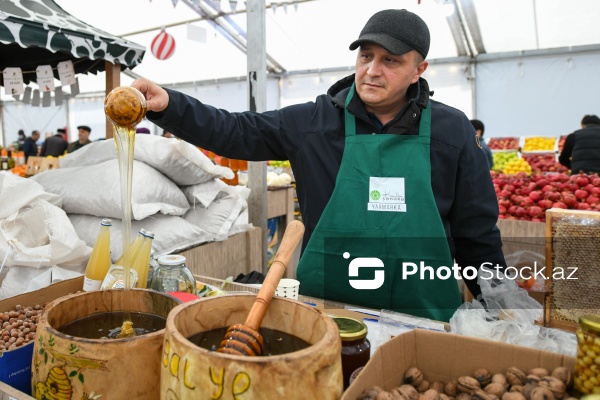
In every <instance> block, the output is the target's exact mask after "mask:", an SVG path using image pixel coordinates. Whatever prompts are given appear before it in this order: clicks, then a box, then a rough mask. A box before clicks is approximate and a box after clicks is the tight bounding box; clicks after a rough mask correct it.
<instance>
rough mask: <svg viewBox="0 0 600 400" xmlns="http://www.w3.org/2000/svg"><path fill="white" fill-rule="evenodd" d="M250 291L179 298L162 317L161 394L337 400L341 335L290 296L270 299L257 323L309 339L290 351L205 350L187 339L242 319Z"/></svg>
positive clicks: (182, 398)
mask: <svg viewBox="0 0 600 400" xmlns="http://www.w3.org/2000/svg"><path fill="white" fill-rule="evenodd" d="M254 299H255V296H254V295H251V294H247V295H245V294H237V295H236V294H232V295H224V296H218V297H212V298H207V299H202V300H197V301H194V302H190V303H185V304H181V305H179V306H177V307H175V308H174V309H173V311H171V313H170V314H169V317H168V318H167V327H166V330H165V336H164V345H163V355H162V368H161V378H160V380H161V384H160V386H161V389H160V391H161V399H163V400H176V399H177V400H192V399H194V400H197V399H220V400H251V399H256V400H265V399H285V400H295V399H298V400H306V399H320V400H327V399H339V398H340V397H341V395H342V391H343V382H342V363H341V346H342V344H341V340H340V336H339V331H338V328H337V325H336V324H335V322H334V321H333V320H332V319H331V318H329V317H328V316H327V315H325V314H324V313H322V312H321V311H319V310H317V309H315V308H314V307H311V306H309V305H306V304H304V303H301V302H299V301H295V300H289V299H283V298H274V299H273V301H272V302H271V305H270V306H269V310H268V312H267V314H266V316H265V318H264V320H263V322H262V325H261V328H270V329H275V330H279V331H282V332H284V333H287V334H291V335H294V336H296V337H298V338H300V339H303V340H304V341H306V342H308V343H309V344H310V345H309V346H308V347H306V348H304V349H302V350H298V351H294V352H291V353H286V354H281V355H274V356H262V357H243V356H237V355H230V354H223V353H219V352H216V351H210V350H206V349H204V348H202V347H199V346H197V345H195V344H193V343H192V342H191V341H190V340H188V338H190V337H193V336H194V335H197V334H198V333H201V332H207V331H210V330H213V329H217V328H223V327H229V326H231V325H233V324H238V323H244V321H245V319H246V317H247V316H248V311H249V310H250V308H251V306H252V303H253V302H254Z"/></svg>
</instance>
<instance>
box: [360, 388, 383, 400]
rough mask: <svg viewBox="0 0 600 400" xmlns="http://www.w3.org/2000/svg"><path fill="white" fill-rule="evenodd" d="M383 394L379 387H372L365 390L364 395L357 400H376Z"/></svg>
mask: <svg viewBox="0 0 600 400" xmlns="http://www.w3.org/2000/svg"><path fill="white" fill-rule="evenodd" d="M381 392H383V389H382V388H380V387H379V386H371V387H368V388H366V389H365V390H363V392H362V394H361V395H360V397H359V398H358V399H357V400H376V399H377V395H378V394H379V393H381Z"/></svg>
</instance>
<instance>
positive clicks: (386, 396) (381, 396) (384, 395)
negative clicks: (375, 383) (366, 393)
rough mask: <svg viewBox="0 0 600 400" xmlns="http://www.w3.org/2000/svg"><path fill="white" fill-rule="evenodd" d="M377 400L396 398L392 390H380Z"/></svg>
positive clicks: (392, 399)
mask: <svg viewBox="0 0 600 400" xmlns="http://www.w3.org/2000/svg"><path fill="white" fill-rule="evenodd" d="M375 400H394V397H393V396H392V394H391V393H390V392H379V394H378V395H377V397H375Z"/></svg>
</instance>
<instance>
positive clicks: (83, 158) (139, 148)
mask: <svg viewBox="0 0 600 400" xmlns="http://www.w3.org/2000/svg"><path fill="white" fill-rule="evenodd" d="M116 158H117V150H116V147H115V141H114V139H108V140H102V141H99V142H94V143H90V144H88V145H87V146H84V147H83V148H81V149H79V150H77V151H75V152H73V153H70V154H68V155H67V156H65V157H63V158H61V160H60V167H61V168H66V167H82V166H88V165H95V164H99V163H102V162H104V161H107V160H112V159H116ZM134 159H135V160H138V161H142V162H145V163H146V164H148V165H150V166H151V167H153V168H155V169H157V170H158V171H160V172H162V173H163V174H165V175H166V176H167V177H169V179H171V180H172V181H173V182H175V183H176V184H177V185H180V186H183V185H195V184H198V183H202V182H206V181H208V180H211V179H213V178H215V177H223V178H228V179H231V178H233V171H231V169H229V168H226V167H221V166H220V165H215V164H214V163H213V162H212V161H211V160H210V158H208V157H207V156H206V155H205V154H204V153H202V152H201V151H200V150H199V149H198V148H197V147H195V146H194V145H192V144H190V143H187V142H184V141H183V140H172V139H168V138H164V137H162V136H154V135H136V136H135V151H134Z"/></svg>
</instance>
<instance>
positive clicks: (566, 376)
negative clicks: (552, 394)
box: [552, 367, 573, 388]
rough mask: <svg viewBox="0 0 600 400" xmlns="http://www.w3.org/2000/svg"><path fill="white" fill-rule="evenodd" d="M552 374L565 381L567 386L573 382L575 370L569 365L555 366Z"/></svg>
mask: <svg viewBox="0 0 600 400" xmlns="http://www.w3.org/2000/svg"><path fill="white" fill-rule="evenodd" d="M552 376H553V377H555V378H558V379H560V380H561V381H563V383H564V384H565V385H566V386H567V388H569V387H571V385H572V384H573V372H572V371H571V370H570V369H569V368H567V367H558V368H554V371H552Z"/></svg>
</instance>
